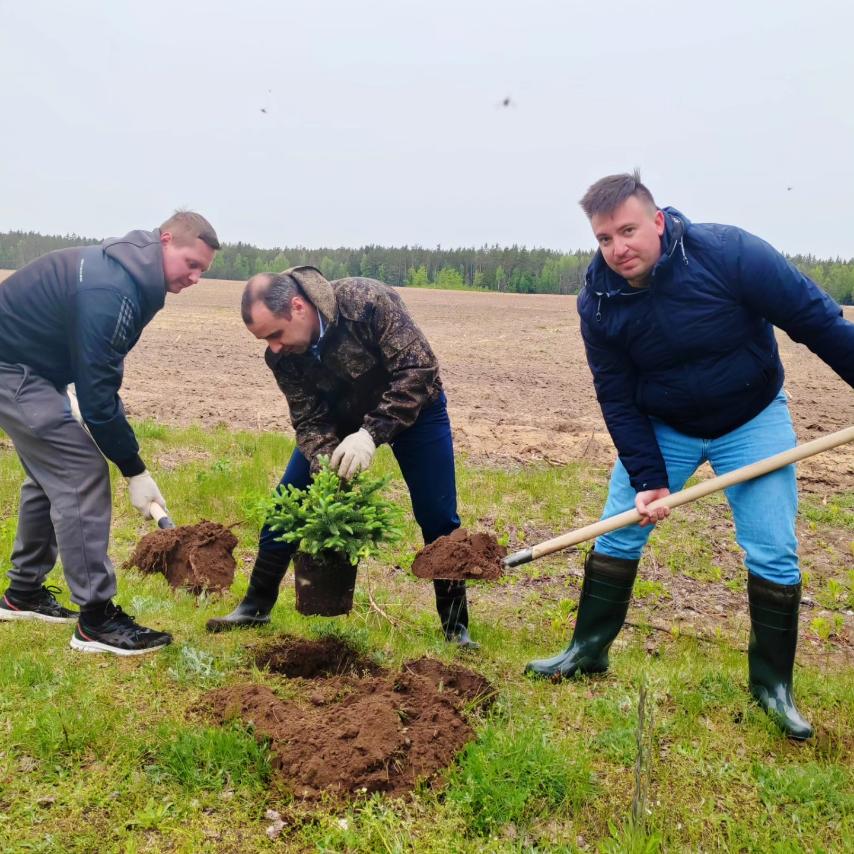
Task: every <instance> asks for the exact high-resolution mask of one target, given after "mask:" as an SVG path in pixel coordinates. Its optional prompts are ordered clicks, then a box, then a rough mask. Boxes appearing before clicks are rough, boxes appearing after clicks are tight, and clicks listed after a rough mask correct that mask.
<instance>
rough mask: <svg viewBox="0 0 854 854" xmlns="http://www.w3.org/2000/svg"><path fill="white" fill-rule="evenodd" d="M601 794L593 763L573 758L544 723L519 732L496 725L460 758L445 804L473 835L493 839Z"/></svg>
mask: <svg viewBox="0 0 854 854" xmlns="http://www.w3.org/2000/svg"><path fill="white" fill-rule="evenodd" d="M596 790H597V784H596V781H595V779H594V777H593V773H592V771H591V768H590V763H589V759H588V758H587V757H586V756H585V755H579V754H578V753H576V754H575V755H574V756H570V755H569V753H568V751H567V750H566V749H565V747H563V746H562V745H561V744H560V742H559V741H558V740H556V739H555V736H554V734H553V733H551V732H549V731H547V730H546V729H545V728H544V727H543V726H542V725H541V724H539V723H534V722H532V723H531V725H530V726H526V727H525V728H524V729H520V730H516V729H506V728H503V727H500V726H498V725H496V724H495V723H494V722H491V723H490V724H489V725H488V726H487V727H486V729H485V730H484V731H483V732H482V733H481V734H480V736H479V737H478V739H477V741H475V742H473V743H471V744H469V745H468V746H467V747H466V749H465V751H464V752H463V754H462V756H461V757H460V760H459V764H458V766H457V768H455V769H454V771H453V772H452V774H451V781H450V785H449V787H448V791H447V796H446V802H447V803H449V804H452V805H453V806H454V807H456V809H457V810H458V811H459V812H460V813H461V816H462V818H463V820H464V821H465V822H466V824H467V826H468V828H469V830H470V832H471V833H473V834H475V835H478V836H488V835H489V834H491V833H493V832H495V831H496V830H497V829H498V828H500V827H501V826H502V825H506V824H510V823H512V824H513V825H515V826H516V827H517V828H519V827H525V826H529V825H530V823H531V822H533V821H534V820H536V819H538V818H540V817H542V816H544V815H548V814H553V813H565V812H567V811H569V810H572V809H577V808H579V807H581V806H582V805H583V804H584V803H586V802H587V801H588V800H590V798H592V797H593V795H594V794H595V792H596Z"/></svg>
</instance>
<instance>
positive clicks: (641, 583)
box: [632, 578, 670, 602]
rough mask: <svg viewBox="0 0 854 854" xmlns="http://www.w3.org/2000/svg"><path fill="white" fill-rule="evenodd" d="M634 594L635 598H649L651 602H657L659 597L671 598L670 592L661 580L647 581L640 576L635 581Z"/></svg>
mask: <svg viewBox="0 0 854 854" xmlns="http://www.w3.org/2000/svg"><path fill="white" fill-rule="evenodd" d="M632 595H633V596H634V598H635V599H649V600H650V601H651V602H657V601H658V600H659V599H670V593H668V592H667V589H666V588H665V586H664V585H663V584H662V583H661V582H660V581H647V580H646V579H643V578H639V579H638V580H637V581H636V582H635V586H634V591H633V593H632Z"/></svg>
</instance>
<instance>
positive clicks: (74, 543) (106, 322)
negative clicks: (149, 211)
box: [0, 211, 219, 655]
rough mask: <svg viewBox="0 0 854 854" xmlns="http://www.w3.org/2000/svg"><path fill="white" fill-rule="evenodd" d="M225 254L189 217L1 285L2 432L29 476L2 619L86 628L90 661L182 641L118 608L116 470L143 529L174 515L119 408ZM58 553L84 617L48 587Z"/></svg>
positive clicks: (79, 643)
mask: <svg viewBox="0 0 854 854" xmlns="http://www.w3.org/2000/svg"><path fill="white" fill-rule="evenodd" d="M218 248H219V241H218V240H217V236H216V233H215V232H214V230H213V228H212V227H211V225H210V223H208V221H207V220H206V219H205V218H204V217H202V216H200V215H199V214H196V213H192V212H189V211H180V212H178V213H176V214H175V215H174V216H172V217H171V218H170V219H168V220H167V221H166V222H165V223H163V225H162V226H161V227H160V228H159V229H156V230H154V231H132V232H131V233H130V234H127V235H125V236H124V237H122V238H114V239H111V240H107V241H105V242H104V243H102V244H101V245H99V246H84V247H76V248H71V249H60V250H58V251H56V252H50V253H48V254H47V255H44V256H42V257H41V258H38V259H36V260H35V261H33V262H31V263H30V264H27V265H26V266H25V267H22V268H21V269H20V270H18V271H17V272H15V273H13V274H12V275H11V276H10V277H9V278H8V279H6V281H5V282H3V283H2V284H0V428H2V429H3V430H5V432H6V433H8V435H9V437H10V438H11V440H12V442H13V444H14V445H15V450H16V451H17V453H18V456H19V457H20V460H21V464H22V465H23V467H24V470H25V472H26V475H27V477H26V479H25V480H24V484H23V486H22V487H21V503H20V507H19V511H18V530H17V535H16V537H15V543H14V546H13V550H12V569H11V570H10V571H9V573H8V576H9V588H8V589H7V590H6V592H5V594H4V595H3V596H2V598H0V620H43V621H47V622H74V621H76V622H77V628H76V629H75V631H74V634H73V636H72V639H71V646H72V647H73V648H74V649H77V650H81V651H84V652H111V653H115V654H117V655H138V654H141V653H145V652H151V651H152V650H156V649H159V648H161V647H163V646H165V645H166V644H167V643H169V641H170V640H171V638H170V636H169V635H168V634H167V633H166V632H158V631H154V630H152V629H147V628H144V627H143V626H140V625H139V624H138V623H136V622H135V620H134V619H133V618H132V617H130V616H129V615H128V614H125V613H124V612H123V611H122V610H121V608H119V607H118V606H116V605H114V604H113V602H112V598H113V596H114V595H115V592H116V577H115V573H114V572H113V566H112V563H111V562H110V559H109V557H108V556H107V546H108V544H109V535H110V514H111V509H112V508H111V492H110V476H109V469H108V467H107V462H106V460H111V461H112V462H114V463H115V464H116V466H117V467H118V468H119V470H120V471H121V473H122V474H123V475H124V476H125V477H126V478H128V489H129V492H130V499H131V503H132V504H133V506H134V507H135V508H136V509H137V510H138V511H139V512H140V513H141V514H142V515H143V516H145V517H146V518H150V517H151V512H150V509H149V508H150V506H151V504H152V502H156V503H158V504H160V505H161V506H164V501H163V496H162V495H161V494H160V490H159V489H158V488H157V485H156V484H155V482H154V479H153V478H152V477H151V475H150V474H149V473H148V472H147V470H146V468H145V463H143V461H142V459H141V458H140V456H139V445H138V444H137V441H136V437H135V436H134V432H133V429H132V428H131V426H130V424H128V421H127V418H126V417H125V411H124V407H123V405H122V401H121V398H120V397H119V388H120V387H121V384H122V374H123V370H124V358H125V355H126V354H127V353H128V351H129V350H130V349H131V348H132V347H133V346H134V345H135V344H136V342H137V341H138V340H139V336H140V334H141V333H142V330H143V328H144V327H145V326H146V325H147V324H148V322H149V321H150V320H151V319H152V318H153V317H154V315H155V314H156V313H157V312H158V311H159V310H160V309H161V308H163V304H164V302H165V300H166V293H167V292H169V293H179V292H180V291H182V290H183V289H184V288H186V287H189V286H190V285H194V284H195V283H196V282H198V280H199V277H200V276H201V274H202V273H203V272H204V271H205V270H207V269H208V267H209V266H210V264H211V262H212V260H213V257H214V251H215V250H216V249H218ZM70 383H74V385H75V390H76V397H74V396H70V395H69V394H68V393H67V391H68V390H67V388H66V387H67V385H68V384H70ZM75 401H77V402H79V409H78V408H77V407H75V405H74V404H75ZM78 422H79V423H78ZM84 427H85V429H84ZM57 554H59V556H60V557H61V559H62V567H63V571H64V573H65V579H66V581H67V582H68V586H69V589H70V591H71V599H72V601H73V602H74V603H75V604H77V605H80V609H81V610H80V613H79V614H77V612H75V611H71V610H69V609H67V608H64V607H62V606H61V605H60V604H59V603H58V602H57V601H56V598H55V596H54V593H55V592H56V588H51V587H47V586H45V585H44V583H43V582H44V580H45V578H46V576H47V574H48V573H49V572H50V571H51V569H53V565H54V562H55V561H56V558H57Z"/></svg>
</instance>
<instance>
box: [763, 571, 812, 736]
mask: <svg viewBox="0 0 854 854" xmlns="http://www.w3.org/2000/svg"><path fill="white" fill-rule="evenodd" d="M747 601H748V603H749V604H750V645H749V646H748V648H747V661H748V664H749V667H750V693H751V694H753V696H754V698H755V699H756V700H757V701H758V703H759V705H760V706H762V708H763V709H764V710H765V711H766V712H767V713H768V714H769V715H770V716H771V717H772V718H773V719H774V721H775V722H776V723H777V725H778V726H779V727H780V729H781V730H783V732H784V733H785V734H786V735H787V736H789V738H795V739H798V740H799V741H803V740H804V739H807V738H810V737H811V736H812V734H813V730H812V727H811V726H810V725H809V724H808V723H807V722H806V721H805V720H804V718H803V717H802V716H801V713H800V712H799V711H798V709H797V707H796V706H795V699H794V697H793V696H792V671H793V669H794V666H795V648H796V647H797V645H798V611H799V609H800V604H801V584H800V582H798V583H797V584H774V582H773V581H767V580H766V579H764V578H760V577H759V576H758V575H753V574H749V575H748V576H747Z"/></svg>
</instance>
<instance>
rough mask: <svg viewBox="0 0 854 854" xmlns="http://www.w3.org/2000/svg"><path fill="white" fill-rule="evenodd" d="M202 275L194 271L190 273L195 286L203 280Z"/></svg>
mask: <svg viewBox="0 0 854 854" xmlns="http://www.w3.org/2000/svg"><path fill="white" fill-rule="evenodd" d="M201 277H202V274H201V273H200V272H199V271H198V270H192V271H191V272H190V281H191V282H192V283H193V284H194V285H195V284H197V283H198V281H199V279H201Z"/></svg>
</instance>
